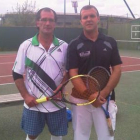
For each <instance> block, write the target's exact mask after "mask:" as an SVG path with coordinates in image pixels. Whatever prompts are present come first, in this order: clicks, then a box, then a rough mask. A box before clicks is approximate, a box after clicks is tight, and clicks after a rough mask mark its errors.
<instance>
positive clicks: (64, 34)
mask: <svg viewBox="0 0 140 140" xmlns="http://www.w3.org/2000/svg"><path fill="white" fill-rule="evenodd" d="M65 26H66V0H64V30H63V31H64V32H63V33H64V36H63V39H64V40H65V30H66V29H65V28H66V27H65Z"/></svg>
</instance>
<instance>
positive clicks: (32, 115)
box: [21, 108, 68, 136]
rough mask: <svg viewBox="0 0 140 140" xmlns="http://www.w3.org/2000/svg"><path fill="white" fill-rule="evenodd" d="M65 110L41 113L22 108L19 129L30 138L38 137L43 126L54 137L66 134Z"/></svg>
mask: <svg viewBox="0 0 140 140" xmlns="http://www.w3.org/2000/svg"><path fill="white" fill-rule="evenodd" d="M66 115H67V114H66V108H63V109H61V110H58V111H55V112H50V113H43V112H37V111H33V110H29V109H26V108H24V110H23V115H22V121H21V127H22V129H23V130H24V131H25V133H26V134H28V135H30V136H37V135H39V134H40V133H41V132H42V131H43V128H44V126H45V124H47V125H48V129H49V131H50V133H51V134H52V135H54V136H64V135H66V134H67V127H68V121H67V116H66Z"/></svg>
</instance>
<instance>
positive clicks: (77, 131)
mask: <svg viewBox="0 0 140 140" xmlns="http://www.w3.org/2000/svg"><path fill="white" fill-rule="evenodd" d="M103 106H106V103H105V104H104V105H103ZM116 113H117V105H116V104H115V102H114V101H113V100H111V101H110V102H109V114H110V118H111V121H112V126H113V129H114V130H115V125H116ZM72 123H73V129H74V140H89V139H90V133H91V128H92V125H93V124H94V127H95V131H96V134H97V137H98V140H114V136H110V133H109V130H108V126H107V121H106V117H105V114H104V111H103V110H102V108H101V107H98V108H95V107H93V106H92V105H87V106H74V105H72Z"/></svg>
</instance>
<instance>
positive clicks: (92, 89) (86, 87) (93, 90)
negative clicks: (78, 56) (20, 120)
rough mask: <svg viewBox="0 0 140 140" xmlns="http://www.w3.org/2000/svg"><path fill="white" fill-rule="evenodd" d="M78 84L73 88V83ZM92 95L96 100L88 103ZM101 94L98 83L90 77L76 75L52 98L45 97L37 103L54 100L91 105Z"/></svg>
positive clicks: (78, 104)
mask: <svg viewBox="0 0 140 140" xmlns="http://www.w3.org/2000/svg"><path fill="white" fill-rule="evenodd" d="M74 81H75V82H76V83H77V84H76V86H73V84H72V82H74ZM91 94H95V99H94V100H92V101H88V97H89V96H90V95H91ZM99 94H100V86H99V83H98V81H97V80H96V79H95V78H93V77H91V76H89V75H76V76H74V77H72V78H70V79H68V80H67V81H66V82H65V83H63V85H62V86H61V87H60V88H59V90H57V92H56V93H54V94H53V95H52V96H50V97H44V98H40V99H37V100H36V101H37V103H43V102H46V101H50V100H54V101H61V102H65V103H68V104H73V105H77V106H83V105H89V104H91V103H93V102H94V101H95V100H96V99H97V98H98V96H99ZM71 97H76V98H78V99H82V100H71Z"/></svg>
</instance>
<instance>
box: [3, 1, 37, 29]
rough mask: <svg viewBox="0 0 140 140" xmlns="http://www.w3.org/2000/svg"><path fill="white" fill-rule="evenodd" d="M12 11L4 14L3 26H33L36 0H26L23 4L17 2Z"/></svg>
mask: <svg viewBox="0 0 140 140" xmlns="http://www.w3.org/2000/svg"><path fill="white" fill-rule="evenodd" d="M12 9H13V12H12V13H10V14H6V15H5V20H4V24H3V26H11V27H16V26H22V27H27V26H35V12H36V2H34V3H33V2H32V1H31V2H30V3H29V2H28V0H26V1H25V2H24V3H23V5H19V4H18V3H17V5H16V7H15V8H12Z"/></svg>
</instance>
